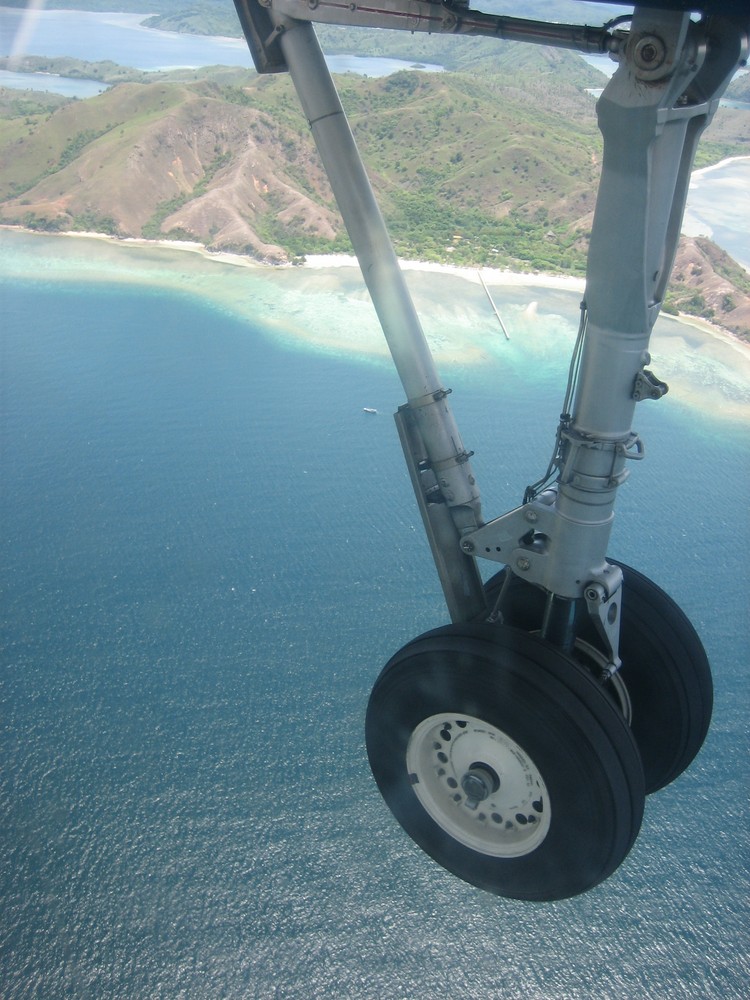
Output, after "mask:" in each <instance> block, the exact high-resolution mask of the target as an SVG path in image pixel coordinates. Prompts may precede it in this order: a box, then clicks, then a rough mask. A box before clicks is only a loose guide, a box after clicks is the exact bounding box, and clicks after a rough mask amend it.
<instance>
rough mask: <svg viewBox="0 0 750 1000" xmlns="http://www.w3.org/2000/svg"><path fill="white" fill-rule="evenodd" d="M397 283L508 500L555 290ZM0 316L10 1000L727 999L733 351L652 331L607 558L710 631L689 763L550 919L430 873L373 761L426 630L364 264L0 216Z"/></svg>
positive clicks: (561, 358) (529, 452)
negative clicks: (303, 260) (399, 677)
mask: <svg viewBox="0 0 750 1000" xmlns="http://www.w3.org/2000/svg"><path fill="white" fill-rule="evenodd" d="M409 280H410V282H411V283H412V285H413V289H414V292H415V296H416V299H417V302H418V304H419V305H420V307H421V308H423V310H424V313H425V315H424V321H425V326H426V329H427V330H428V335H429V336H430V338H431V339H432V340H433V343H434V344H435V346H436V348H437V349H438V356H439V358H440V359H441V371H442V374H443V377H444V380H445V382H446V384H447V385H449V386H451V387H452V388H453V390H454V392H453V396H452V399H453V400H454V410H455V412H456V415H457V419H458V422H459V426H460V428H461V431H462V435H463V437H464V441H465V443H466V445H467V446H468V447H471V448H473V449H474V450H475V452H476V456H475V458H474V460H473V463H474V468H475V472H476V474H477V477H478V480H479V483H480V486H481V487H482V490H483V496H484V500H485V514H486V515H489V514H493V515H494V514H499V513H502V512H503V511H504V510H506V509H508V508H509V507H511V506H513V505H515V504H516V503H518V502H519V500H520V497H521V495H522V493H523V489H524V487H525V486H526V484H527V483H528V482H530V481H532V480H533V479H535V478H537V476H538V475H539V474H540V473H541V472H542V471H543V469H544V467H545V466H546V462H547V459H548V457H549V452H550V450H551V446H552V440H553V436H554V429H555V421H556V419H557V414H558V413H559V408H560V403H561V397H562V393H563V389H564V373H565V370H566V368H567V363H568V349H569V347H570V346H571V345H572V340H573V337H574V334H575V326H576V321H577V302H578V296H576V295H575V293H571V292H563V291H553V290H549V289H541V288H524V287H508V288H497V289H495V291H494V293H493V294H494V297H495V299H496V301H497V303H498V307H499V308H500V310H501V312H502V313H503V314H504V318H505V320H506V325H507V326H508V327H509V330H510V333H511V341H510V343H508V342H506V341H505V340H504V338H502V337H501V336H500V335H499V332H498V330H497V328H496V325H493V323H494V320H493V317H492V315H491V314H490V315H489V316H488V315H487V313H488V309H487V306H486V301H485V302H484V303H483V302H482V297H483V293H482V291H481V288H479V287H478V286H477V285H474V284H471V283H469V282H466V281H463V280H462V279H459V278H458V277H452V276H445V275H435V274H413V275H410V278H409ZM458 290H462V291H463V300H462V301H463V302H464V303H465V304H460V303H459V301H458V295H457V292H458ZM0 296H1V299H0V300H1V301H2V314H3V323H2V330H1V336H2V370H1V372H0V379H1V380H2V394H1V396H0V405H1V406H2V418H1V419H2V434H3V439H2V476H3V487H2V495H1V497H0V521H1V523H2V548H3V559H2V569H1V570H0V574H1V576H0V587H1V593H2V603H1V604H0V622H1V624H2V636H3V653H2V657H3V659H2V674H0V706H1V713H2V714H1V720H2V742H1V743H0V755H1V757H0V760H1V767H0V774H1V778H0V831H1V833H0V899H1V900H2V906H1V907H0V995H2V996H3V997H4V998H7V1000H11V998H14V1000H15V998H23V997H29V998H30V997H44V998H53V997H55V998H57V997H60V998H62V997H65V998H70V997H100V998H122V997H128V998H130V1000H135V998H143V1000H147V998H148V1000H151V998H156V997H164V998H174V997H186V998H188V997H189V998H193V997H194V998H210V997H217V998H218V997H223V998H229V997H232V998H234V997H238V998H239V997H242V998H248V997H252V998H258V1000H266V998H300V1000H303V998H311V997H324V998H342V1000H344V998H352V1000H354V998H367V1000H381V998H385V1000H390V998H393V1000H396V998H405V1000H417V998H419V1000H422V998H423V1000H433V998H435V997H437V996H441V995H444V994H445V993H448V992H450V994H451V995H452V996H457V997H467V998H474V997H476V998H480V997H481V998H486V997H493V998H494V997H498V998H499V997H503V998H505V997H507V998H513V1000H515V998H518V997H521V996H523V997H529V998H544V1000H547V998H550V1000H551V998H554V1000H558V998H571V1000H573V998H581V1000H584V998H585V1000H588V998H593V997H597V998H617V1000H622V998H623V997H635V996H642V997H667V998H678V997H685V998H688V997H690V998H693V997H696V996H701V997H707V998H713V997H715V998H718V997H723V998H726V997H741V996H745V995H746V994H747V990H748V986H749V984H750V969H749V968H748V926H749V922H748V920H749V918H750V903H749V902H748V900H750V893H749V892H748V846H749V843H750V836H749V831H748V821H747V820H748V816H747V787H748V778H749V777H750V773H749V772H750V768H748V758H747V716H748V711H747V710H748V701H749V699H748V662H749V658H748V653H749V652H750V648H749V646H750V643H749V642H748V618H747V593H748V584H749V583H750V580H749V579H748V576H749V574H748V567H747V551H748V541H750V537H749V536H750V526H749V525H748V517H747V496H748V489H749V487H750V482H749V481H748V480H749V476H748V468H749V466H748V446H747V434H746V428H747V414H748V407H750V379H748V378H747V376H746V369H743V367H742V364H745V363H746V356H745V354H743V353H742V352H741V351H740V350H739V349H738V348H736V347H735V346H733V345H732V344H731V343H730V342H723V341H721V340H718V339H717V338H716V337H713V336H712V335H709V334H707V333H705V332H703V331H701V330H699V329H697V328H695V327H688V326H684V325H682V324H677V323H675V322H673V321H666V320H665V321H660V334H659V337H658V338H657V341H656V343H655V350H654V356H655V368H656V371H657V374H658V375H659V376H660V377H662V378H664V379H665V380H666V381H668V382H670V381H673V383H674V387H675V391H674V393H673V394H672V395H670V396H667V397H666V399H664V400H662V401H660V402H658V403H652V402H646V403H642V404H639V408H638V412H637V424H636V427H637V429H638V430H639V431H640V432H641V434H642V436H643V437H644V439H645V442H646V449H647V458H646V460H645V461H644V462H641V463H638V465H637V467H636V468H635V469H634V470H633V474H632V476H631V479H630V481H629V482H628V484H627V485H626V486H625V487H624V488H623V490H622V491H621V497H620V502H619V507H618V520H617V523H616V527H615V533H614V538H613V545H612V555H613V556H616V557H619V558H621V559H624V560H625V561H626V562H628V563H630V564H631V565H634V566H636V567H637V568H639V569H640V570H641V571H643V572H645V573H647V574H649V575H650V576H652V577H653V578H654V579H655V580H656V581H657V582H658V583H659V584H660V585H662V586H663V587H664V588H665V589H666V590H668V591H669V592H670V593H671V594H672V596H673V597H674V598H675V599H676V600H677V601H678V602H679V603H680V604H681V605H682V607H683V608H684V609H685V611H686V612H687V613H688V614H689V615H690V616H691V618H692V619H693V621H694V622H695V624H696V627H697V628H698V630H699V631H700V633H701V635H702V638H703V640H704V643H705V645H706V648H707V650H708V653H709V657H710V659H711V661H712V665H713V670H714V679H715V686H716V701H715V709H714V720H713V725H712V728H711V731H710V733H709V736H708V739H707V742H706V744H705V747H704V749H703V751H702V753H701V754H700V755H699V757H698V758H697V759H696V761H695V762H694V763H693V765H692V766H691V767H690V768H689V770H688V771H687V772H686V773H685V774H684V775H683V776H682V777H681V778H680V779H679V780H678V781H677V782H676V783H675V784H673V785H672V786H670V787H668V788H666V789H665V790H663V791H661V792H659V793H657V794H656V795H653V796H650V797H649V798H648V800H647V804H646V815H645V819H644V823H643V827H642V831H641V834H640V837H639V839H638V841H637V842H636V845H635V847H634V849H633V850H632V852H631V853H630V855H629V856H628V858H627V859H626V861H625V862H624V864H623V865H622V866H621V868H620V869H619V870H618V871H617V872H616V873H615V874H614V875H613V876H612V877H611V878H610V879H609V880H608V881H607V882H605V883H604V884H602V885H600V886H599V887H597V888H596V889H594V890H593V891H591V892H589V893H587V894H586V895H584V896H581V897H578V898H575V899H572V900H568V901H565V902H559V903H552V904H543V905H540V904H529V903H518V902H511V901H506V900H502V899H498V898H496V897H492V896H490V895H487V894H485V893H482V892H480V891H479V890H476V889H474V888H472V887H470V886H468V885H465V884H464V883H462V882H460V881H458V880H457V879H455V878H454V877H452V876H450V875H449V874H447V873H446V872H444V871H443V870H442V869H440V868H439V867H437V866H436V865H435V864H434V863H433V862H431V861H430V860H429V859H428V858H427V857H426V856H425V855H424V854H422V852H421V851H420V850H419V849H418V848H416V847H415V846H414V845H413V844H412V843H411V841H410V840H409V839H408V838H407V837H406V835H405V834H404V833H403V832H402V831H401V830H400V828H399V827H398V825H397V824H396V822H395V820H393V819H392V817H391V815H390V813H389V812H388V810H387V808H386V806H385V805H384V803H383V802H382V800H381V798H380V796H379V794H378V792H377V790H376V788H375V785H374V782H373V781H372V778H371V776H370V773H369V768H368V765H367V760H366V755H365V748H364V738H363V716H364V710H365V706H366V702H367V698H368V696H369V691H370V689H371V687H372V684H373V682H374V680H375V678H376V677H377V675H378V673H379V671H380V669H381V668H382V666H383V664H384V663H385V661H386V660H387V659H388V658H389V657H390V656H391V654H392V653H393V652H395V651H396V650H397V649H398V648H399V647H400V646H401V645H403V644H404V643H405V642H407V641H408V640H410V639H411V638H413V637H414V636H415V635H417V634H419V633H420V632H422V631H424V630H426V629H429V628H432V627H434V626H436V625H439V624H442V623H444V622H445V620H446V612H445V608H444V605H443V601H442V596H441V593H440V590H439V586H438V583H437V579H436V575H435V572H434V569H433V567H432V563H431V559H430V556H429V552H428V550H427V545H426V542H425V540H424V536H423V532H422V528H421V523H420V522H419V517H418V514H417V511H416V508H415V503H414V499H413V496H412V494H411V487H410V485H409V483H408V477H407V475H406V471H405V468H404V465H403V459H402V456H401V453H400V446H399V444H398V441H397V435H396V431H395V428H394V426H393V421H392V419H391V417H390V414H391V413H392V412H393V411H394V410H395V409H396V407H397V406H398V405H399V404H400V403H401V402H403V397H402V392H401V388H400V386H399V384H398V381H397V378H396V375H395V373H394V371H393V369H392V366H391V365H390V363H389V362H388V361H387V360H386V359H385V358H384V357H383V356H382V354H377V353H375V349H374V347H373V348H372V349H370V346H369V345H370V341H368V340H367V338H368V337H369V336H370V333H369V332H368V331H370V327H372V330H374V329H375V323H374V320H373V319H372V317H370V314H369V311H368V310H369V309H370V307H369V306H368V305H367V301H366V296H365V295H364V293H363V292H362V289H361V280H360V279H359V278H358V276H357V274H356V272H351V271H350V270H349V269H330V270H328V271H325V270H323V271H311V270H307V269H294V268H289V269H284V270H264V269H260V268H241V267H232V266H231V265H230V264H229V263H222V262H219V261H215V260H207V259H205V258H204V257H201V256H199V255H197V254H194V253H186V252H184V251H179V250H165V249H161V248H138V247H127V246H122V245H117V244H110V243H105V242H103V241H97V240H83V239H73V238H69V237H43V236H33V235H28V234H27V235H23V234H18V233H11V232H7V231H5V232H0ZM532 300H533V303H532ZM339 328H340V329H341V331H342V333H341V336H339V334H338V333H337V331H338V330H339ZM472 331H473V332H472ZM345 334H348V337H349V342H348V346H347V342H346V339H345V336H344V335H345ZM360 336H362V337H364V338H365V340H364V341H363V342H362V343H360V342H359V340H358V337H360ZM373 336H374V334H373ZM373 343H374V341H373ZM456 345H458V346H459V347H460V350H459V349H458V348H456V350H454V349H453V348H454V347H456ZM732 359H735V360H734V361H733V360H732ZM656 360H659V365H658V366H657V365H656ZM740 362H742V364H741V363H740ZM363 406H367V407H372V408H375V409H377V410H378V413H377V414H376V415H369V414H365V413H363ZM491 571H492V567H489V568H488V575H489V573H490V572H491Z"/></svg>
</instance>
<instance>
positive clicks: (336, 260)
mask: <svg viewBox="0 0 750 1000" xmlns="http://www.w3.org/2000/svg"><path fill="white" fill-rule="evenodd" d="M735 159H750V157H730V158H728V159H725V160H722V162H721V163H715V164H713V165H712V166H710V167H704V168H703V170H701V171H696V174H700V173H705V172H706V171H709V170H715V169H716V168H718V167H720V166H722V165H723V164H724V163H728V162H730V160H735ZM0 230H8V231H11V232H20V233H27V234H28V235H30V236H33V235H40V236H62V237H72V238H73V239H84V240H100V241H103V242H105V243H109V244H113V245H116V246H126V247H134V248H141V249H144V250H148V249H150V248H159V249H162V250H175V251H182V252H183V253H191V254H196V255H197V256H198V257H200V258H202V259H203V260H208V261H212V262H214V263H219V264H226V265H229V266H231V267H238V268H247V269H249V270H251V271H256V272H258V273H266V272H269V271H284V270H293V271H296V272H302V271H329V270H336V269H346V268H351V269H353V270H355V271H356V272H357V273H358V274H360V273H361V272H360V268H359V262H358V260H357V258H356V257H355V256H354V255H351V254H307V255H305V259H304V262H302V263H300V264H293V263H286V264H270V263H264V262H262V261H258V260H255V259H254V258H252V257H248V256H246V255H244V254H236V253H231V252H229V251H226V250H209V249H208V248H207V247H206V246H205V245H204V244H203V243H198V242H192V241H188V240H149V239H144V238H143V237H137V236H126V237H119V236H110V235H109V234H108V233H90V232H81V231H69V232H63V233H38V232H37V231H36V230H32V229H26V228H25V227H23V226H13V225H8V224H5V223H0ZM399 264H400V266H401V270H402V271H404V272H407V273H408V272H412V271H415V272H420V273H424V274H443V275H451V276H453V277H456V278H461V279H462V280H464V281H468V282H470V283H472V284H476V285H480V286H481V279H480V273H481V276H482V278H483V279H484V281H485V282H486V283H487V284H488V285H492V286H493V287H498V288H499V287H506V288H508V287H510V288H527V289H533V288H546V289H551V290H556V291H567V292H576V293H578V294H582V293H583V292H584V291H585V288H586V281H585V279H584V278H579V277H575V276H572V275H564V274H549V273H546V272H541V271H537V272H529V271H510V270H507V269H503V270H501V269H499V268H492V267H476V268H474V267H459V266H456V265H455V264H439V263H435V262H432V261H420V260H405V259H403V258H399ZM660 319H662V320H667V321H672V322H678V323H683V324H684V325H686V326H691V327H693V328H694V329H696V330H700V331H701V332H703V333H707V334H709V335H710V336H713V337H716V338H717V339H718V340H721V341H722V342H723V343H725V344H730V345H735V346H736V347H737V348H738V350H739V351H741V352H746V353H747V355H748V357H749V358H750V343H748V342H747V341H745V340H742V339H741V338H740V337H738V336H737V335H736V334H734V333H733V332H732V331H731V330H727V329H726V328H725V327H722V326H720V325H719V324H717V323H712V322H711V321H710V320H706V319H703V318H702V317H700V316H693V315H691V314H690V313H682V312H680V313H678V314H677V315H676V316H675V315H672V314H670V313H664V312H662V313H661V314H660Z"/></svg>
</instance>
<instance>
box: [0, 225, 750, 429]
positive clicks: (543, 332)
mask: <svg viewBox="0 0 750 1000" xmlns="http://www.w3.org/2000/svg"><path fill="white" fill-rule="evenodd" d="M4 232H5V233H8V234H9V235H10V236H11V239H7V240H5V241H4V243H5V246H4V247H3V246H2V244H0V273H1V274H2V276H4V277H5V278H6V279H8V280H10V281H13V280H14V279H16V280H19V281H28V280H33V281H37V282H42V283H49V284H53V285H59V284H60V283H62V284H65V283H71V284H72V283H78V282H82V281H83V282H92V283H94V284H112V285H121V286H131V287H141V288H144V289H151V290H154V291H156V290H164V291H172V292H175V293H178V294H185V295H190V296H193V297H194V298H195V299H196V303H197V305H200V306H207V307H209V308H213V309H217V310H218V311H219V312H222V313H224V314H225V315H227V316H228V317H230V318H232V319H234V320H238V321H240V322H242V323H244V324H247V325H248V328H249V329H251V330H253V331H254V332H256V333H258V334H259V335H268V336H271V337H273V338H274V339H275V340H277V341H278V342H280V343H282V344H283V345H285V347H286V348H288V349H291V350H299V349H302V350H308V351H310V352H312V353H317V354H326V355H329V356H337V357H341V358H345V357H356V358H359V359H360V360H361V361H362V362H364V363H370V364H376V365H383V366H386V367H391V366H392V361H391V358H390V353H389V351H388V347H387V344H386V341H385V338H384V336H383V334H382V330H381V328H380V324H379V322H378V319H377V315H376V313H375V310H374V307H373V305H372V302H371V300H370V297H369V294H368V292H367V289H366V287H365V284H364V280H363V278H362V274H361V271H360V268H359V264H358V263H357V260H356V258H354V257H351V256H345V255H311V256H310V257H309V258H307V260H306V262H305V263H304V264H297V265H295V264H291V263H289V264H282V265H278V264H275V265H272V264H264V263H261V262H259V261H256V260H253V259H252V258H249V257H246V256H243V255H239V254H231V253H227V252H213V251H209V250H207V248H206V247H205V246H203V244H200V243H193V242H175V241H171V240H144V239H138V238H126V239H121V238H118V237H113V236H109V235H107V234H102V233H81V232H75V233H53V234H50V233H38V232H35V231H32V230H26V229H24V228H23V227H19V226H8V225H2V226H0V237H1V236H2V234H3V233H4ZM14 236H17V237H18V239H17V240H16V239H14ZM65 237H73V238H72V239H70V238H68V239H66V238H65ZM87 244H89V247H88V249H87ZM93 244H96V246H97V250H96V252H92V249H91V248H92V245H93ZM40 250H41V252H40ZM400 263H401V267H402V270H403V271H404V273H405V277H406V280H407V284H408V286H409V291H410V293H411V296H412V298H413V300H414V303H415V307H416V310H417V314H418V315H419V317H420V321H421V324H422V328H423V330H424V333H425V337H426V339H427V342H428V344H429V347H430V350H431V352H432V354H433V357H434V359H435V362H436V364H437V366H438V369H439V370H440V371H441V372H442V373H443V375H444V376H446V377H449V378H453V377H454V376H453V375H452V374H451V371H452V370H455V369H456V368H459V369H476V368H479V367H482V366H488V365H489V366H493V365H500V366H501V370H505V371H510V370H513V369H515V370H520V369H521V368H522V367H523V366H528V365H529V364H531V365H532V366H533V368H534V370H535V371H537V372H538V375H539V377H543V378H555V379H558V378H559V377H560V371H561V370H562V369H561V367H560V366H561V365H563V366H564V365H566V363H567V361H566V359H567V358H568V357H569V353H570V349H571V346H572V343H573V340H574V338H575V331H576V329H577V325H578V315H579V311H578V306H579V303H580V295H581V293H582V292H583V290H584V281H583V279H582V278H575V277H568V276H564V275H550V274H530V273H523V272H512V271H501V270H494V269H491V268H482V269H481V272H480V269H479V268H464V267H457V266H455V265H449V264H434V263H429V262H423V261H404V260H402V261H401V262H400ZM217 265H218V266H217ZM480 273H481V277H482V278H483V279H484V281H485V282H486V283H487V285H488V286H490V287H491V288H492V289H493V291H497V294H496V301H497V307H498V309H499V310H500V313H501V314H502V317H503V321H504V324H505V325H506V326H507V327H508V329H509V331H510V342H508V341H506V339H505V338H504V337H503V336H502V334H501V333H500V328H499V325H498V321H497V317H496V316H495V315H494V314H493V311H492V309H491V308H490V307H489V305H488V303H487V297H486V293H485V291H484V289H483V288H482V281H481V279H480ZM459 282H460V284H459ZM651 353H652V355H653V358H654V365H655V367H656V369H657V373H658V374H659V375H660V377H661V376H663V377H664V378H666V380H667V381H668V382H669V384H670V396H671V397H672V398H674V399H675V401H679V402H680V403H681V404H683V405H685V406H688V407H691V408H698V409H700V410H701V411H705V412H706V413H707V414H708V413H710V414H717V415H720V416H721V418H722V419H732V420H737V421H741V422H742V423H747V422H750V344H747V343H746V342H743V341H741V340H740V339H739V338H737V337H735V336H733V335H732V334H731V333H729V332H728V331H725V330H722V329H721V328H719V327H717V326H715V325H714V324H711V323H708V322H707V321H705V320H701V319H698V318H696V317H692V316H669V315H666V314H662V316H661V317H660V318H659V320H658V321H657V324H656V328H655V331H654V336H653V338H652V342H651Z"/></svg>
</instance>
